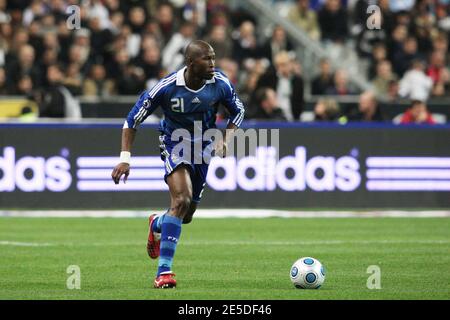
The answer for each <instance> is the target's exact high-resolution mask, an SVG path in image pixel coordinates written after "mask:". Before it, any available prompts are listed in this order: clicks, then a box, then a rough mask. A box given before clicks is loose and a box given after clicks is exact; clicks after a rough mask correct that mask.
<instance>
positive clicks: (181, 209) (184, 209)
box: [174, 193, 192, 217]
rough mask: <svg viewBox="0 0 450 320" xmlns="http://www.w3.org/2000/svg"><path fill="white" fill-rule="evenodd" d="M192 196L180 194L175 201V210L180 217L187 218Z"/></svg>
mask: <svg viewBox="0 0 450 320" xmlns="http://www.w3.org/2000/svg"><path fill="white" fill-rule="evenodd" d="M191 202H192V196H191V195H189V194H186V193H182V194H179V195H177V196H176V197H175V199H174V209H175V211H176V212H177V213H178V215H179V216H181V217H185V216H186V215H187V214H188V212H189V208H190V206H191Z"/></svg>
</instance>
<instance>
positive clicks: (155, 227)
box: [152, 210, 169, 233]
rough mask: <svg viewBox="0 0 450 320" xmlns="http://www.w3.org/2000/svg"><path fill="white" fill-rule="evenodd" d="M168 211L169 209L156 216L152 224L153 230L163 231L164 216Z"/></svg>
mask: <svg viewBox="0 0 450 320" xmlns="http://www.w3.org/2000/svg"><path fill="white" fill-rule="evenodd" d="M167 212H169V210H167V211H166V212H164V213H163V214H160V215H159V216H157V217H156V218H155V222H153V225H152V231H153V232H157V233H161V225H162V222H163V220H164V216H165V215H166V213H167Z"/></svg>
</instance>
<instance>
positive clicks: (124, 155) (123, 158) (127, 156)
mask: <svg viewBox="0 0 450 320" xmlns="http://www.w3.org/2000/svg"><path fill="white" fill-rule="evenodd" d="M130 160H131V152H129V151H122V152H121V153H120V162H124V163H128V164H130Z"/></svg>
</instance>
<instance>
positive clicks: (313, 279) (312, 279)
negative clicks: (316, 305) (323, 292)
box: [306, 273, 317, 283]
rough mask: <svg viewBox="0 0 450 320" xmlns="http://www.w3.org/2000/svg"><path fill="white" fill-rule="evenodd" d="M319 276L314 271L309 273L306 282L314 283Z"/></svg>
mask: <svg viewBox="0 0 450 320" xmlns="http://www.w3.org/2000/svg"><path fill="white" fill-rule="evenodd" d="M316 279H317V277H316V275H315V274H314V273H308V274H307V275H306V282H308V283H314V281H316Z"/></svg>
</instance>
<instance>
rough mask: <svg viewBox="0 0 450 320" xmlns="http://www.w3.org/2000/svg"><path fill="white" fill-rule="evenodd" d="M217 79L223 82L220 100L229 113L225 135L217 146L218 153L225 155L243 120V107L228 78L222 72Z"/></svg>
mask: <svg viewBox="0 0 450 320" xmlns="http://www.w3.org/2000/svg"><path fill="white" fill-rule="evenodd" d="M219 79H220V80H222V81H223V82H224V88H223V89H224V90H223V92H224V97H223V98H222V101H221V102H222V104H223V105H224V106H225V108H226V109H227V110H228V113H229V114H230V116H229V118H228V124H227V128H226V130H225V137H224V139H223V141H222V143H221V144H220V145H218V146H217V147H218V149H217V151H218V155H219V156H223V157H224V156H226V152H227V146H228V144H229V141H230V140H231V139H232V138H233V135H234V132H235V131H236V130H237V129H239V127H240V125H241V124H242V121H243V120H244V115H245V108H244V105H243V104H242V102H241V100H240V99H239V97H238V96H237V94H236V92H235V91H234V87H233V85H232V84H231V83H230V82H229V80H228V79H227V78H226V77H225V76H224V75H223V74H220V76H219Z"/></svg>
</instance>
